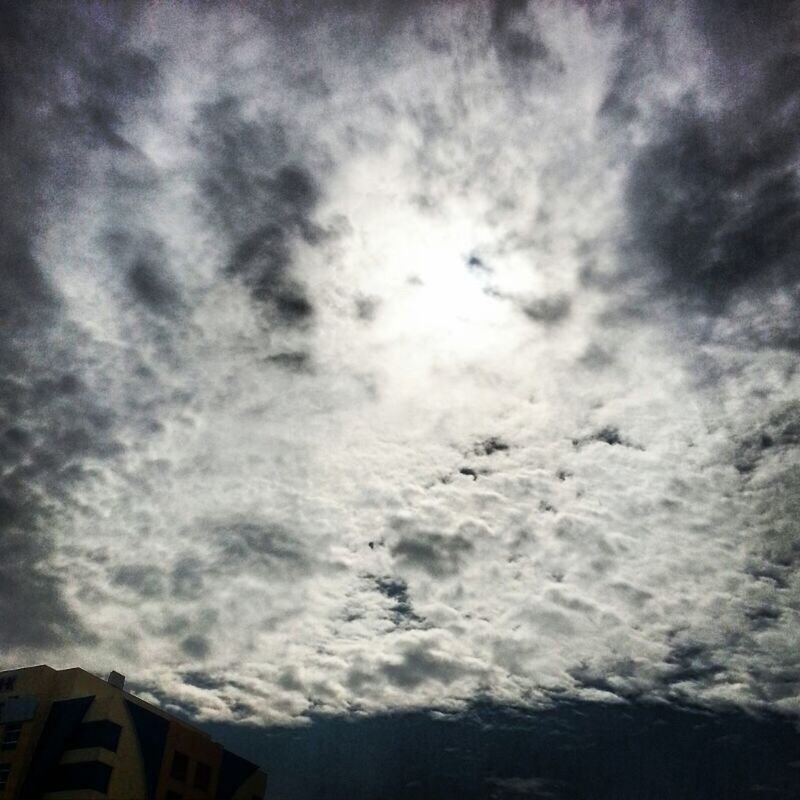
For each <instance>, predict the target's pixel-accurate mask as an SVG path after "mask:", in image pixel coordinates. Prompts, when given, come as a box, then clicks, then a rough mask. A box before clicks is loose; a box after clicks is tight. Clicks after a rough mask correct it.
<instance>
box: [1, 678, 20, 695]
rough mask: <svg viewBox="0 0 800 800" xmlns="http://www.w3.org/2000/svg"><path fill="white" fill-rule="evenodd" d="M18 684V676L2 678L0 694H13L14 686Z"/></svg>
mask: <svg viewBox="0 0 800 800" xmlns="http://www.w3.org/2000/svg"><path fill="white" fill-rule="evenodd" d="M16 682H17V676H16V675H9V677H7V678H0V692H13V691H14V684H15V683H16Z"/></svg>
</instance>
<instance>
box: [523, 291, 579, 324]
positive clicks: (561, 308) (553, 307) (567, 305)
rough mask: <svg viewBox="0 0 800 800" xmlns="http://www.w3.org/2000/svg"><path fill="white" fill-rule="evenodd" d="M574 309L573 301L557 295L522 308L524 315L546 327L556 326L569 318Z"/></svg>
mask: <svg viewBox="0 0 800 800" xmlns="http://www.w3.org/2000/svg"><path fill="white" fill-rule="evenodd" d="M571 308H572V301H571V300H570V298H569V297H567V296H566V295H556V296H555V297H543V298H541V299H539V300H532V301H531V302H529V303H525V304H524V305H523V306H522V313H523V314H525V316H526V317H527V318H528V319H530V320H533V321H534V322H541V323H542V324H544V325H554V324H555V323H557V322H561V321H562V320H564V319H566V318H567V317H568V316H569V313H570V309H571Z"/></svg>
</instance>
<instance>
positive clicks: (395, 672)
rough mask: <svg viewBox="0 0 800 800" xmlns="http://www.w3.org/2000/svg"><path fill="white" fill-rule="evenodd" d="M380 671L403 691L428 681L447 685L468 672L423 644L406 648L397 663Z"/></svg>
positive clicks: (384, 666)
mask: <svg viewBox="0 0 800 800" xmlns="http://www.w3.org/2000/svg"><path fill="white" fill-rule="evenodd" d="M380 671H381V672H382V674H383V675H384V676H385V677H386V678H387V680H389V682H390V683H393V684H395V685H396V686H399V687H401V688H403V689H414V688H416V687H417V686H419V685H420V684H422V683H427V682H428V681H436V682H437V683H442V684H445V685H447V684H450V683H452V682H453V681H455V680H457V679H458V678H459V677H461V676H462V675H464V674H466V673H467V672H468V670H466V669H465V668H464V667H463V666H462V665H460V664H459V663H458V662H457V661H456V660H455V659H453V658H449V657H447V656H442V655H437V654H435V653H432V652H431V650H430V648H429V646H428V645H427V644H425V643H417V644H414V645H411V646H409V647H407V648H406V649H405V650H404V652H403V655H402V658H401V660H400V661H399V662H397V663H391V664H384V665H382V667H381V668H380Z"/></svg>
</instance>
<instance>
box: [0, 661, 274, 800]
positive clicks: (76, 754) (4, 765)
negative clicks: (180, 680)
mask: <svg viewBox="0 0 800 800" xmlns="http://www.w3.org/2000/svg"><path fill="white" fill-rule="evenodd" d="M123 685H124V678H123V677H122V676H121V675H117V674H116V673H111V675H110V676H109V680H108V681H105V680H102V679H101V678H98V677H97V676H95V675H92V674H90V673H88V672H86V671H85V670H82V669H64V670H54V669H52V668H51V667H47V666H38V667H26V668H24V669H17V670H9V671H6V672H0V800H95V798H106V799H107V800H262V798H263V797H264V793H265V791H266V782H267V777H266V774H265V773H264V772H263V771H261V770H260V769H259V768H258V767H257V766H256V765H255V764H252V763H251V762H249V761H247V760H245V759H243V758H241V757H240V756H237V755H235V754H234V753H231V752H230V751H228V750H226V749H225V748H223V747H222V745H220V744H218V743H217V742H214V741H213V740H212V739H211V738H210V737H209V736H208V734H206V733H204V732H203V731H201V730H199V729H197V728H195V727H193V726H191V725H188V724H187V723H185V722H183V721H182V720H179V719H177V718H176V717H174V716H172V715H170V714H167V713H166V712H164V711H162V710H161V709H159V708H157V707H155V706H153V705H151V704H149V703H146V702H145V701H144V700H141V699H140V698H138V697H135V696H134V695H132V694H130V693H129V692H126V691H124V689H123Z"/></svg>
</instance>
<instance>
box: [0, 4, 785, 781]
mask: <svg viewBox="0 0 800 800" xmlns="http://www.w3.org/2000/svg"><path fill="white" fill-rule="evenodd" d="M3 15H4V20H3V41H2V58H3V65H4V66H3V70H2V74H3V78H2V88H1V91H2V102H3V123H2V137H3V140H2V156H0V166H2V177H3V185H4V191H3V199H2V214H0V227H1V228H2V230H0V234H1V235H0V248H1V249H0V256H1V257H2V258H1V260H0V281H2V287H1V291H0V315H1V317H2V323H1V324H2V337H0V366H1V367H2V374H1V375H0V407H1V408H2V413H3V421H2V430H1V431H0V464H1V465H2V471H1V472H0V476H1V477H0V481H1V483H0V487H1V488H0V536H1V537H2V539H1V540H0V546H1V547H2V560H0V608H2V613H0V637H1V638H2V643H3V651H4V659H5V660H8V661H14V662H23V661H24V662H32V661H48V662H50V663H53V664H54V665H67V664H72V663H80V664H82V665H84V666H87V667H91V668H95V669H97V670H98V671H100V670H104V669H108V668H118V669H122V671H124V672H126V673H127V674H129V675H130V676H135V678H136V681H137V683H138V685H139V686H140V687H142V688H143V690H147V691H149V692H150V694H151V695H152V696H153V697H155V698H170V702H174V703H178V704H179V705H180V706H181V707H182V708H183V709H185V710H188V711H190V712H191V713H194V714H197V715H199V716H201V717H206V718H215V719H219V720H225V719H248V720H254V721H283V722H287V721H293V720H299V719H302V718H303V717H305V716H307V715H308V714H310V713H320V712H323V713H324V712H344V711H347V712H355V711H363V712H377V711H384V710H390V709H397V708H410V707H420V708H422V707H436V708H440V709H447V708H457V707H460V706H462V705H463V704H464V703H466V702H469V701H470V700H474V699H476V698H482V699H488V700H491V701H493V702H499V703H510V704H518V705H531V706H534V705H538V704H545V703H548V702H550V701H551V700H552V699H553V698H556V697H565V696H572V697H581V698H585V699H598V700H606V701H614V702H625V701H628V700H631V699H635V698H659V699H662V700H665V701H670V702H691V703H699V704H707V705H712V706H722V705H735V706H744V707H770V708H772V709H775V710H782V711H786V712H791V713H797V712H798V711H800V706H798V689H800V663H799V662H798V658H799V656H798V654H799V653H800V626H798V602H800V582H799V581H800V578H798V570H797V566H798V563H799V562H800V536H799V535H798V530H797V524H798V523H797V521H798V519H800V499H799V498H800V459H799V457H800V400H799V399H798V398H800V394H799V393H798V387H799V384H798V381H800V373H798V359H799V358H800V348H799V346H798V342H799V341H800V340H798V334H797V319H798V312H800V284H799V283H798V270H797V263H798V261H797V260H798V254H799V253H800V247H799V245H800V239H799V238H798V231H800V224H799V223H800V194H799V193H798V188H799V187H798V169H797V164H798V154H799V151H800V147H799V145H800V140H798V135H797V130H798V127H799V125H800V93H798V91H797V86H798V80H797V78H798V74H799V72H798V70H800V54H798V51H797V49H796V34H797V24H798V20H797V16H796V13H795V7H794V5H793V4H791V3H785V2H776V3H760V4H749V3H734V4H730V3H722V2H711V0H709V2H696V3H693V4H687V3H675V4H672V5H669V4H668V5H664V4H658V5H657V7H656V5H655V4H645V3H641V4H633V3H610V2H609V3H597V4H596V3H579V2H572V1H570V0H561V2H558V3H533V2H532V3H528V4H525V3H524V2H507V3H497V4H495V5H489V4H483V3H435V2H431V3H413V4H394V3H389V2H386V3H382V2H375V3H359V2H352V3H344V2H343V3H337V4H322V5H320V4H311V3H309V4H303V3H282V4H264V5H261V4H252V5H248V4H213V3H212V4H206V5H202V6H194V5H190V4H188V3H185V4H172V3H169V4H156V3H141V4H138V5H137V4H125V5H123V4H112V5H110V4H105V3H87V4H74V5H69V4H67V5H65V4H60V3H58V4H56V3H54V4H48V3H36V4H25V3H19V4H16V5H14V4H6V6H5V8H4V11H3ZM165 701H166V700H165ZM509 786H510V785H509ZM513 788H514V787H513V786H512V787H511V788H509V787H508V786H506V787H505V789H508V791H511V790H512V789H513Z"/></svg>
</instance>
